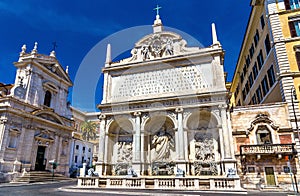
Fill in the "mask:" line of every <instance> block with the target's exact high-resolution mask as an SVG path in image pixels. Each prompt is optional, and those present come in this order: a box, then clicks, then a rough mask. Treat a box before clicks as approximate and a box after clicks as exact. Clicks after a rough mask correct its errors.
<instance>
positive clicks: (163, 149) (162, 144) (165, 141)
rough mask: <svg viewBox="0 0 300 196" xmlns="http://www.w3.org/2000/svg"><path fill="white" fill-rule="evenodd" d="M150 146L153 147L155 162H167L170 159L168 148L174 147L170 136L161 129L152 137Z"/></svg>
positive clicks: (164, 129)
mask: <svg viewBox="0 0 300 196" xmlns="http://www.w3.org/2000/svg"><path fill="white" fill-rule="evenodd" d="M152 144H153V145H154V146H155V152H156V157H155V160H157V161H164V160H168V159H169V157H170V148H173V147H174V140H173V138H172V136H171V135H170V134H169V133H168V132H167V131H166V128H165V127H163V128H162V129H161V130H160V131H159V132H158V133H157V135H154V137H153V140H152Z"/></svg>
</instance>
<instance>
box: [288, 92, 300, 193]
mask: <svg viewBox="0 0 300 196" xmlns="http://www.w3.org/2000/svg"><path fill="white" fill-rule="evenodd" d="M294 99H295V102H296V103H298V101H297V94H296V90H295V87H292V88H291V100H292V107H293V113H294V119H295V124H296V130H297V135H298V142H299V144H300V134H299V128H298V119H297V116H296V111H295V105H294ZM293 134H294V129H293ZM298 162H299V156H298ZM288 163H289V164H290V162H288ZM299 164H300V162H299ZM289 167H290V166H289ZM290 170H291V167H290ZM290 172H291V171H290ZM294 179H295V184H296V189H297V193H299V190H298V183H297V179H296V175H295V174H294Z"/></svg>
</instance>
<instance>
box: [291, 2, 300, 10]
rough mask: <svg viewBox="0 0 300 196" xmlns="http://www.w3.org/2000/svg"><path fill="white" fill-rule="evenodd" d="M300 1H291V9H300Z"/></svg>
mask: <svg viewBox="0 0 300 196" xmlns="http://www.w3.org/2000/svg"><path fill="white" fill-rule="evenodd" d="M299 5H300V3H299V0H290V9H292V10H294V9H297V8H299Z"/></svg>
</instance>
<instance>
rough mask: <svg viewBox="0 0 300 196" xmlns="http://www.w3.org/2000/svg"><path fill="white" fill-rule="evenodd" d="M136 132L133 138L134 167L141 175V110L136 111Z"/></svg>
mask: <svg viewBox="0 0 300 196" xmlns="http://www.w3.org/2000/svg"><path fill="white" fill-rule="evenodd" d="M133 115H134V116H135V128H134V129H135V131H134V132H135V134H134V138H133V145H134V146H133V157H132V159H133V160H132V168H133V169H134V171H135V172H136V173H137V174H138V175H139V174H140V172H141V112H134V114H133Z"/></svg>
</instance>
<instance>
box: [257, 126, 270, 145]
mask: <svg viewBox="0 0 300 196" xmlns="http://www.w3.org/2000/svg"><path fill="white" fill-rule="evenodd" d="M256 138H257V144H272V137H271V132H270V130H269V129H268V128H267V127H265V126H259V127H258V130H257V132H256Z"/></svg>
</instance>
